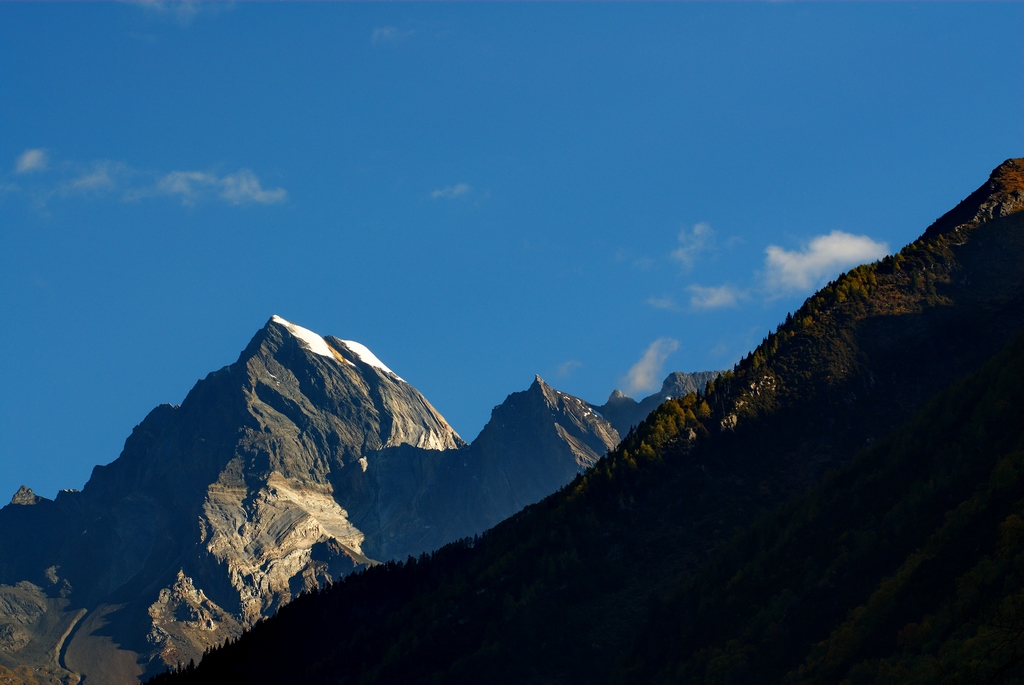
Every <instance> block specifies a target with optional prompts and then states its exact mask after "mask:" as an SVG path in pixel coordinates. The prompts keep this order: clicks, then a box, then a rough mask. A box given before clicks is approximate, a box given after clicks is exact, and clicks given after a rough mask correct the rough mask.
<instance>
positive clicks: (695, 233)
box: [672, 222, 715, 269]
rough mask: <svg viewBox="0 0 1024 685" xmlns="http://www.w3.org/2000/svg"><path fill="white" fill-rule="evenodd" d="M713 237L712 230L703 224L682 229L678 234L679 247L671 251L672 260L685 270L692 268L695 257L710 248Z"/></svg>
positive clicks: (708, 225)
mask: <svg viewBox="0 0 1024 685" xmlns="http://www.w3.org/2000/svg"><path fill="white" fill-rule="evenodd" d="M714 237H715V231H714V229H712V228H711V225H710V224H707V223H704V222H701V223H699V224H696V225H695V226H694V227H693V228H692V229H690V230H687V229H685V228H684V229H683V230H681V231H680V232H679V247H677V248H676V249H675V250H673V251H672V259H674V260H676V261H677V262H679V263H680V264H682V265H683V266H684V267H685V268H687V269H689V268H691V267H693V263H694V261H695V260H696V258H697V255H698V254H700V253H701V252H703V251H704V250H706V249H708V248H709V247H710V246H711V243H712V241H713V240H714Z"/></svg>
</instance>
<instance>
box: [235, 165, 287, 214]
mask: <svg viewBox="0 0 1024 685" xmlns="http://www.w3.org/2000/svg"><path fill="white" fill-rule="evenodd" d="M220 183H221V186H222V188H223V189H222V190H221V193H220V196H221V197H222V198H224V199H225V200H227V201H228V202H230V203H231V204H233V205H241V204H246V203H249V202H258V203H259V204H261V205H271V204H275V203H277V202H284V201H285V200H287V199H288V191H287V190H285V189H284V188H264V187H263V186H262V185H260V180H259V179H258V178H256V174H254V173H252V172H251V171H250V170H248V169H239V170H238V171H236V172H235V173H233V174H228V175H227V176H225V177H224V178H222V179H221V180H220Z"/></svg>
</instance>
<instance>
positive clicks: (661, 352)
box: [624, 338, 679, 395]
mask: <svg viewBox="0 0 1024 685" xmlns="http://www.w3.org/2000/svg"><path fill="white" fill-rule="evenodd" d="M678 349H679V341H678V340H675V339H673V338H658V339H657V340H655V341H654V342H652V343H651V344H650V346H648V348H647V351H646V352H644V354H643V356H642V357H640V361H638V362H637V363H636V364H634V365H633V366H632V368H630V370H629V371H628V372H627V373H626V377H625V379H624V382H625V392H626V394H627V395H633V394H636V393H639V392H648V391H651V390H657V389H658V388H659V387H661V372H662V368H663V367H664V366H665V360H666V359H668V357H669V355H670V354H672V353H673V352H675V351H676V350H678Z"/></svg>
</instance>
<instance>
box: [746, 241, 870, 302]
mask: <svg viewBox="0 0 1024 685" xmlns="http://www.w3.org/2000/svg"><path fill="white" fill-rule="evenodd" d="M887 254H889V245H888V244H887V243H880V242H876V241H874V240H872V239H871V238H869V237H868V236H866V235H852V234H850V233H844V232H843V231H832V232H831V233H829V234H828V235H820V236H817V237H816V238H814V239H812V240H811V241H810V242H809V243H808V244H807V245H806V246H805V247H804V248H803V249H801V250H799V251H789V250H784V249H783V248H781V247H779V246H778V245H769V246H768V247H767V249H765V260H764V263H765V272H764V280H765V284H766V285H767V286H768V288H769V289H770V290H772V291H774V292H775V293H783V292H792V291H801V290H803V291H806V290H811V289H813V288H815V287H818V286H820V285H822V284H824V283H825V282H826V281H827V280H828V279H829V278H830V277H834V276H837V275H838V274H839V273H840V272H842V271H843V270H845V269H848V268H850V267H853V266H857V265H858V264H864V263H865V262H873V261H875V260H877V259H881V258H882V257H884V256H886V255H887Z"/></svg>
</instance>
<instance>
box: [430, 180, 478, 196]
mask: <svg viewBox="0 0 1024 685" xmlns="http://www.w3.org/2000/svg"><path fill="white" fill-rule="evenodd" d="M472 190H473V187H472V186H471V185H469V184H468V183H456V184H455V185H453V186H445V187H444V188H440V189H439V190H435V191H433V192H432V193H430V197H433V198H444V199H446V200H454V199H455V198H457V197H462V196H463V195H467V194H469V193H470V192H472Z"/></svg>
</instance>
